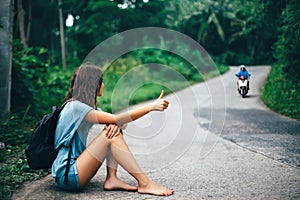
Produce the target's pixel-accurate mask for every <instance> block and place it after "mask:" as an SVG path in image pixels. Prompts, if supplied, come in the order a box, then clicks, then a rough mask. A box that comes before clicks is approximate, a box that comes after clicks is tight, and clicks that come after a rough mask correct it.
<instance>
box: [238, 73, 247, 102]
mask: <svg viewBox="0 0 300 200" xmlns="http://www.w3.org/2000/svg"><path fill="white" fill-rule="evenodd" d="M248 82H249V80H248V79H247V78H245V77H244V76H241V77H240V78H239V80H238V92H239V94H240V95H241V96H242V97H243V98H245V97H246V95H247V94H248V91H249V87H248Z"/></svg>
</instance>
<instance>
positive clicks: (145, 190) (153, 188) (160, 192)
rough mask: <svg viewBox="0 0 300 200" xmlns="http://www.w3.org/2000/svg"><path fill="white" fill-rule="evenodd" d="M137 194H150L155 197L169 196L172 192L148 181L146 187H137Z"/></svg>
mask: <svg viewBox="0 0 300 200" xmlns="http://www.w3.org/2000/svg"><path fill="white" fill-rule="evenodd" d="M138 192H139V193H142V194H152V195H157V196H170V195H172V194H173V193H174V190H169V189H167V188H165V187H163V186H160V185H158V184H156V183H154V182H153V181H150V182H149V183H148V184H147V185H146V186H139V187H138Z"/></svg>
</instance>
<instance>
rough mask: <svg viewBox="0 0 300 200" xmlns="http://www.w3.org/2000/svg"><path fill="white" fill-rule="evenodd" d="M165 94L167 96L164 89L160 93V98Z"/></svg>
mask: <svg viewBox="0 0 300 200" xmlns="http://www.w3.org/2000/svg"><path fill="white" fill-rule="evenodd" d="M164 96H165V92H164V90H162V91H161V93H160V96H159V99H162V98H163V97H164Z"/></svg>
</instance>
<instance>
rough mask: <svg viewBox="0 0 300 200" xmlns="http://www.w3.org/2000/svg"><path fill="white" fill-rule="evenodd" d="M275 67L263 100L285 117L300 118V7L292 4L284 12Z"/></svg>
mask: <svg viewBox="0 0 300 200" xmlns="http://www.w3.org/2000/svg"><path fill="white" fill-rule="evenodd" d="M281 19H282V25H281V26H280V28H279V30H280V35H279V39H278V41H277V42H276V44H275V48H274V49H275V56H276V58H277V59H278V64H276V65H274V67H273V68H272V71H271V73H270V76H269V77H268V79H267V82H266V85H265V87H264V90H263V96H262V98H263V100H264V102H265V103H266V104H267V105H268V106H269V107H270V108H271V109H272V110H275V111H277V112H279V113H281V114H283V115H287V116H290V117H293V118H296V119H300V106H299V102H300V82H299V78H300V4H299V1H297V0H291V1H288V3H287V5H286V9H285V10H284V12H283V13H282V18H281Z"/></svg>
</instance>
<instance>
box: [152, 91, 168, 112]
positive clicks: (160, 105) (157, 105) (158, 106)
mask: <svg viewBox="0 0 300 200" xmlns="http://www.w3.org/2000/svg"><path fill="white" fill-rule="evenodd" d="M164 95H165V93H164V91H163V90H162V91H161V93H160V96H159V97H158V99H157V100H156V101H155V102H154V103H152V104H151V105H150V111H154V110H157V111H163V110H165V109H167V108H168V105H169V101H167V100H165V99H163V97H164Z"/></svg>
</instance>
